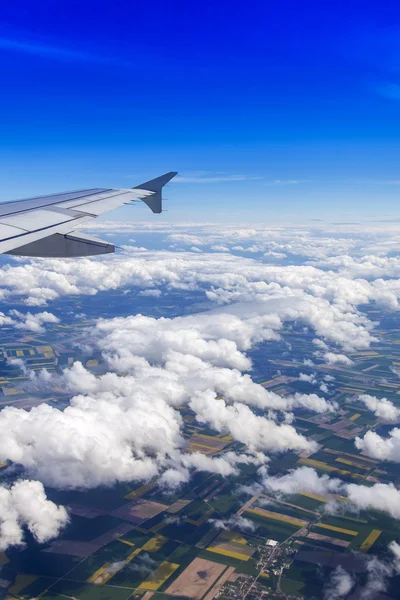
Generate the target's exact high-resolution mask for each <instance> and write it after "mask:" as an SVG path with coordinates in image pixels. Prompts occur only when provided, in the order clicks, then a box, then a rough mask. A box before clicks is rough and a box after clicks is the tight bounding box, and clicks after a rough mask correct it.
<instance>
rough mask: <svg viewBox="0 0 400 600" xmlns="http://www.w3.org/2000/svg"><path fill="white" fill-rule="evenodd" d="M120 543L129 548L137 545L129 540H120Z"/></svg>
mask: <svg viewBox="0 0 400 600" xmlns="http://www.w3.org/2000/svg"><path fill="white" fill-rule="evenodd" d="M118 541H119V542H122V543H123V544H126V545H127V546H132V547H133V546H134V545H135V544H134V543H133V542H129V541H128V540H124V539H123V538H118Z"/></svg>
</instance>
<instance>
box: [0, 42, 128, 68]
mask: <svg viewBox="0 0 400 600" xmlns="http://www.w3.org/2000/svg"><path fill="white" fill-rule="evenodd" d="M0 49H2V50H5V51H9V52H17V53H21V54H31V55H33V56H41V57H42V58H48V59H52V60H63V61H80V62H88V63H97V64H107V63H108V64H119V65H120V64H121V61H120V60H118V59H116V58H115V57H112V56H105V55H101V54H97V53H96V54H94V53H89V52H83V51H80V50H75V49H72V48H68V47H65V46H58V45H53V44H48V43H45V42H37V41H33V40H23V39H12V38H7V37H0Z"/></svg>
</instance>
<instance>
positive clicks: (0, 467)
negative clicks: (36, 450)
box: [0, 462, 7, 564]
mask: <svg viewBox="0 0 400 600" xmlns="http://www.w3.org/2000/svg"><path fill="white" fill-rule="evenodd" d="M6 466H7V463H5V462H0V469H2V468H3V467H6ZM0 564H1V563H0Z"/></svg>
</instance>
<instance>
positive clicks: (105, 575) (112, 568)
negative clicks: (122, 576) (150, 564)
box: [86, 548, 142, 585]
mask: <svg viewBox="0 0 400 600" xmlns="http://www.w3.org/2000/svg"><path fill="white" fill-rule="evenodd" d="M141 550H142V548H136V550H134V551H133V552H131V553H130V555H129V556H128V557H127V558H126V559H125V560H121V561H119V562H117V563H109V562H106V563H105V564H104V565H103V566H102V567H100V569H97V571H95V572H94V573H93V575H91V576H90V577H89V578H88V579H87V580H86V581H87V583H96V584H98V585H104V584H105V583H107V581H108V580H109V579H111V577H114V575H115V574H116V573H118V571H120V570H121V569H123V567H125V565H127V564H128V563H129V562H131V560H132V559H133V558H135V556H137V555H138V554H139V552H141Z"/></svg>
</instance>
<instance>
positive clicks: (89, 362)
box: [86, 358, 99, 367]
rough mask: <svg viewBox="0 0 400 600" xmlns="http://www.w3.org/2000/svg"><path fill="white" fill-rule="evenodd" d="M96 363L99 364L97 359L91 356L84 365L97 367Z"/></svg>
mask: <svg viewBox="0 0 400 600" xmlns="http://www.w3.org/2000/svg"><path fill="white" fill-rule="evenodd" d="M98 364H99V361H98V360H97V358H91V359H90V360H88V361H87V363H86V366H87V367H97V365H98Z"/></svg>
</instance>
